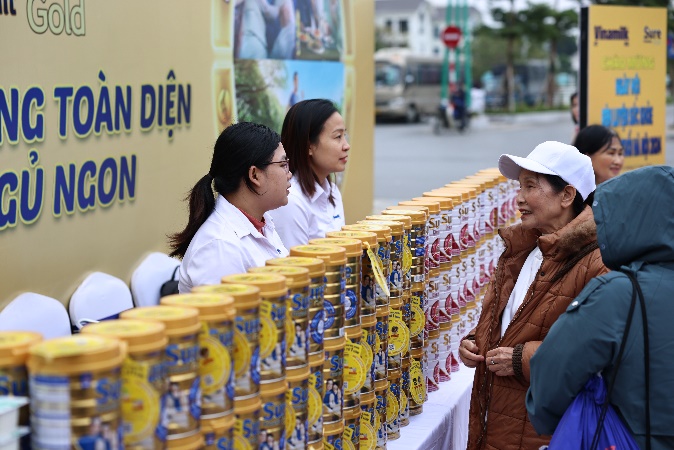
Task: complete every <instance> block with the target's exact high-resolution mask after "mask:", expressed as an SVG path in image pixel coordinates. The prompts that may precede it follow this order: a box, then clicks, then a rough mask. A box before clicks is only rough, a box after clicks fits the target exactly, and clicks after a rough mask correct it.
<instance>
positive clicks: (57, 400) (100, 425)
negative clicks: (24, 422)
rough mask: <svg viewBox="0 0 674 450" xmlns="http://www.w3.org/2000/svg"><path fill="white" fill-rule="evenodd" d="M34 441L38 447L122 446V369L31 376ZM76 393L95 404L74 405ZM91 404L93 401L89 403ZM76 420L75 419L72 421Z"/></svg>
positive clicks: (79, 398) (81, 398)
mask: <svg viewBox="0 0 674 450" xmlns="http://www.w3.org/2000/svg"><path fill="white" fill-rule="evenodd" d="M29 385H30V393H31V427H32V434H31V437H32V442H33V446H34V447H37V448H65V449H67V448H71V446H74V445H78V446H80V448H94V445H97V444H99V445H102V446H105V447H106V448H110V449H118V448H122V447H123V443H122V442H123V441H122V421H121V418H120V414H119V412H118V411H119V406H120V398H121V393H122V381H121V377H120V369H119V368H117V369H114V370H112V371H108V372H106V373H104V374H97V376H96V377H94V375H93V374H92V373H81V374H78V375H75V376H72V377H67V376H52V375H40V374H34V375H31V376H30V378H29ZM73 393H75V395H76V398H77V399H78V400H80V401H79V402H77V403H81V401H82V400H87V399H90V400H92V401H93V402H92V403H93V404H94V405H95V406H94V407H93V408H91V407H88V406H87V407H82V406H76V405H71V398H72V397H73V395H72V394H73ZM86 403H90V402H86ZM73 419H74V421H73Z"/></svg>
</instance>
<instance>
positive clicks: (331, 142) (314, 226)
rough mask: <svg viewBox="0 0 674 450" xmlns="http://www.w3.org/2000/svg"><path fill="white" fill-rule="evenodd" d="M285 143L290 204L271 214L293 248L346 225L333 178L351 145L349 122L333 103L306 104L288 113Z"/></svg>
mask: <svg viewBox="0 0 674 450" xmlns="http://www.w3.org/2000/svg"><path fill="white" fill-rule="evenodd" d="M281 142H282V143H283V147H284V148H285V149H286V152H288V157H289V159H290V170H291V171H292V173H293V177H292V179H291V180H290V183H291V187H290V196H289V198H288V205H287V206H283V207H281V208H279V209H277V210H275V211H272V212H271V215H272V217H273V218H274V221H275V223H276V228H277V231H278V233H279V235H280V236H281V240H283V243H284V244H285V245H286V247H288V248H290V247H293V246H295V245H303V244H306V243H308V242H309V240H310V239H314V238H322V237H325V233H327V232H328V231H336V230H340V229H341V228H342V226H343V225H344V223H345V222H344V206H343V204H342V196H341V194H340V193H339V189H338V188H337V186H336V185H335V183H334V182H333V181H332V180H331V179H330V175H331V174H333V173H336V172H344V169H346V162H347V160H348V156H349V150H350V148H351V146H350V145H349V142H348V140H347V134H346V125H345V124H344V119H343V118H342V116H341V114H339V111H338V110H337V108H336V107H335V105H334V104H333V103H332V102H331V101H329V100H323V99H312V100H304V101H301V102H299V103H296V104H295V105H294V106H293V107H291V108H290V110H288V113H287V114H286V117H285V120H284V121H283V129H282V130H281Z"/></svg>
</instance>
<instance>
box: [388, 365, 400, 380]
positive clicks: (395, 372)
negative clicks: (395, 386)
mask: <svg viewBox="0 0 674 450" xmlns="http://www.w3.org/2000/svg"><path fill="white" fill-rule="evenodd" d="M402 375H403V373H402V371H401V370H400V368H397V369H389V370H388V371H387V372H386V378H388V379H389V380H395V379H396V378H400V377H401V376H402Z"/></svg>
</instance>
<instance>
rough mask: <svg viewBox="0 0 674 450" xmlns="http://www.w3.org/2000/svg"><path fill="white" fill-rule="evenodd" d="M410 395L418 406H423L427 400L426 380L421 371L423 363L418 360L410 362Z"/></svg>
mask: <svg viewBox="0 0 674 450" xmlns="http://www.w3.org/2000/svg"><path fill="white" fill-rule="evenodd" d="M410 394H411V399H412V400H413V401H414V402H415V403H416V404H417V405H421V404H422V403H423V402H424V399H425V398H426V380H425V378H424V373H423V371H422V370H421V363H420V362H419V361H417V360H416V359H412V360H411V362H410Z"/></svg>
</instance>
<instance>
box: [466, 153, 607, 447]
mask: <svg viewBox="0 0 674 450" xmlns="http://www.w3.org/2000/svg"><path fill="white" fill-rule="evenodd" d="M499 170H500V171H501V173H502V174H503V175H504V176H506V177H507V178H510V179H513V180H518V181H519V182H520V191H519V193H518V194H517V205H518V208H519V211H520V214H521V216H522V220H521V223H520V224H517V225H514V226H512V227H509V228H505V229H501V230H499V235H500V236H501V238H502V239H503V240H504V242H505V251H504V252H503V254H502V255H501V258H500V259H499V263H498V267H497V269H496V272H495V273H494V276H493V277H492V279H491V282H490V284H489V288H488V291H487V292H486V294H485V297H484V300H483V307H482V315H481V317H480V320H479V322H478V324H477V327H475V329H473V330H471V331H470V332H469V333H468V335H467V336H466V337H465V338H464V339H463V340H462V342H461V346H460V350H459V353H460V356H461V360H462V361H463V363H464V364H465V365H466V366H468V367H475V368H476V370H475V380H474V382H473V392H472V396H471V404H470V418H469V434H468V450H476V449H508V450H513V449H527V450H530V449H538V448H539V447H541V446H543V445H546V444H547V443H548V442H549V440H550V438H549V436H548V437H546V436H539V435H538V434H537V433H536V431H535V430H534V428H533V427H532V425H531V423H530V422H529V418H528V417H527V410H526V406H525V402H524V400H525V395H526V393H527V389H528V387H529V361H530V359H531V357H532V356H533V354H534V353H535V352H536V349H537V348H538V347H539V345H540V344H541V342H542V341H543V339H545V336H546V335H547V333H548V330H550V327H551V326H552V324H553V323H554V322H555V321H556V320H557V318H558V317H559V316H560V315H561V314H562V313H563V312H564V311H565V309H566V307H567V306H568V305H569V303H571V301H572V300H573V299H574V297H576V295H578V294H579V293H580V291H581V290H582V289H583V287H584V286H585V285H586V284H587V282H588V281H590V279H592V278H594V277H596V276H598V275H601V274H604V273H606V272H607V271H608V270H607V269H606V267H605V266H604V264H603V263H602V260H601V255H600V253H599V249H598V248H597V232H596V225H595V223H594V220H593V216H592V209H591V208H590V207H589V206H587V203H588V201H591V198H592V194H593V192H594V189H595V177H594V171H593V170H592V161H591V160H590V158H589V157H587V156H586V155H583V154H581V153H580V152H579V151H578V150H577V149H576V148H575V147H572V146H570V145H566V144H562V143H560V142H552V141H549V142H544V143H542V144H540V145H538V146H537V147H536V148H535V149H534V150H533V151H532V152H531V153H530V154H529V155H528V156H527V157H526V158H522V157H518V156H512V155H501V158H500V159H499Z"/></svg>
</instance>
